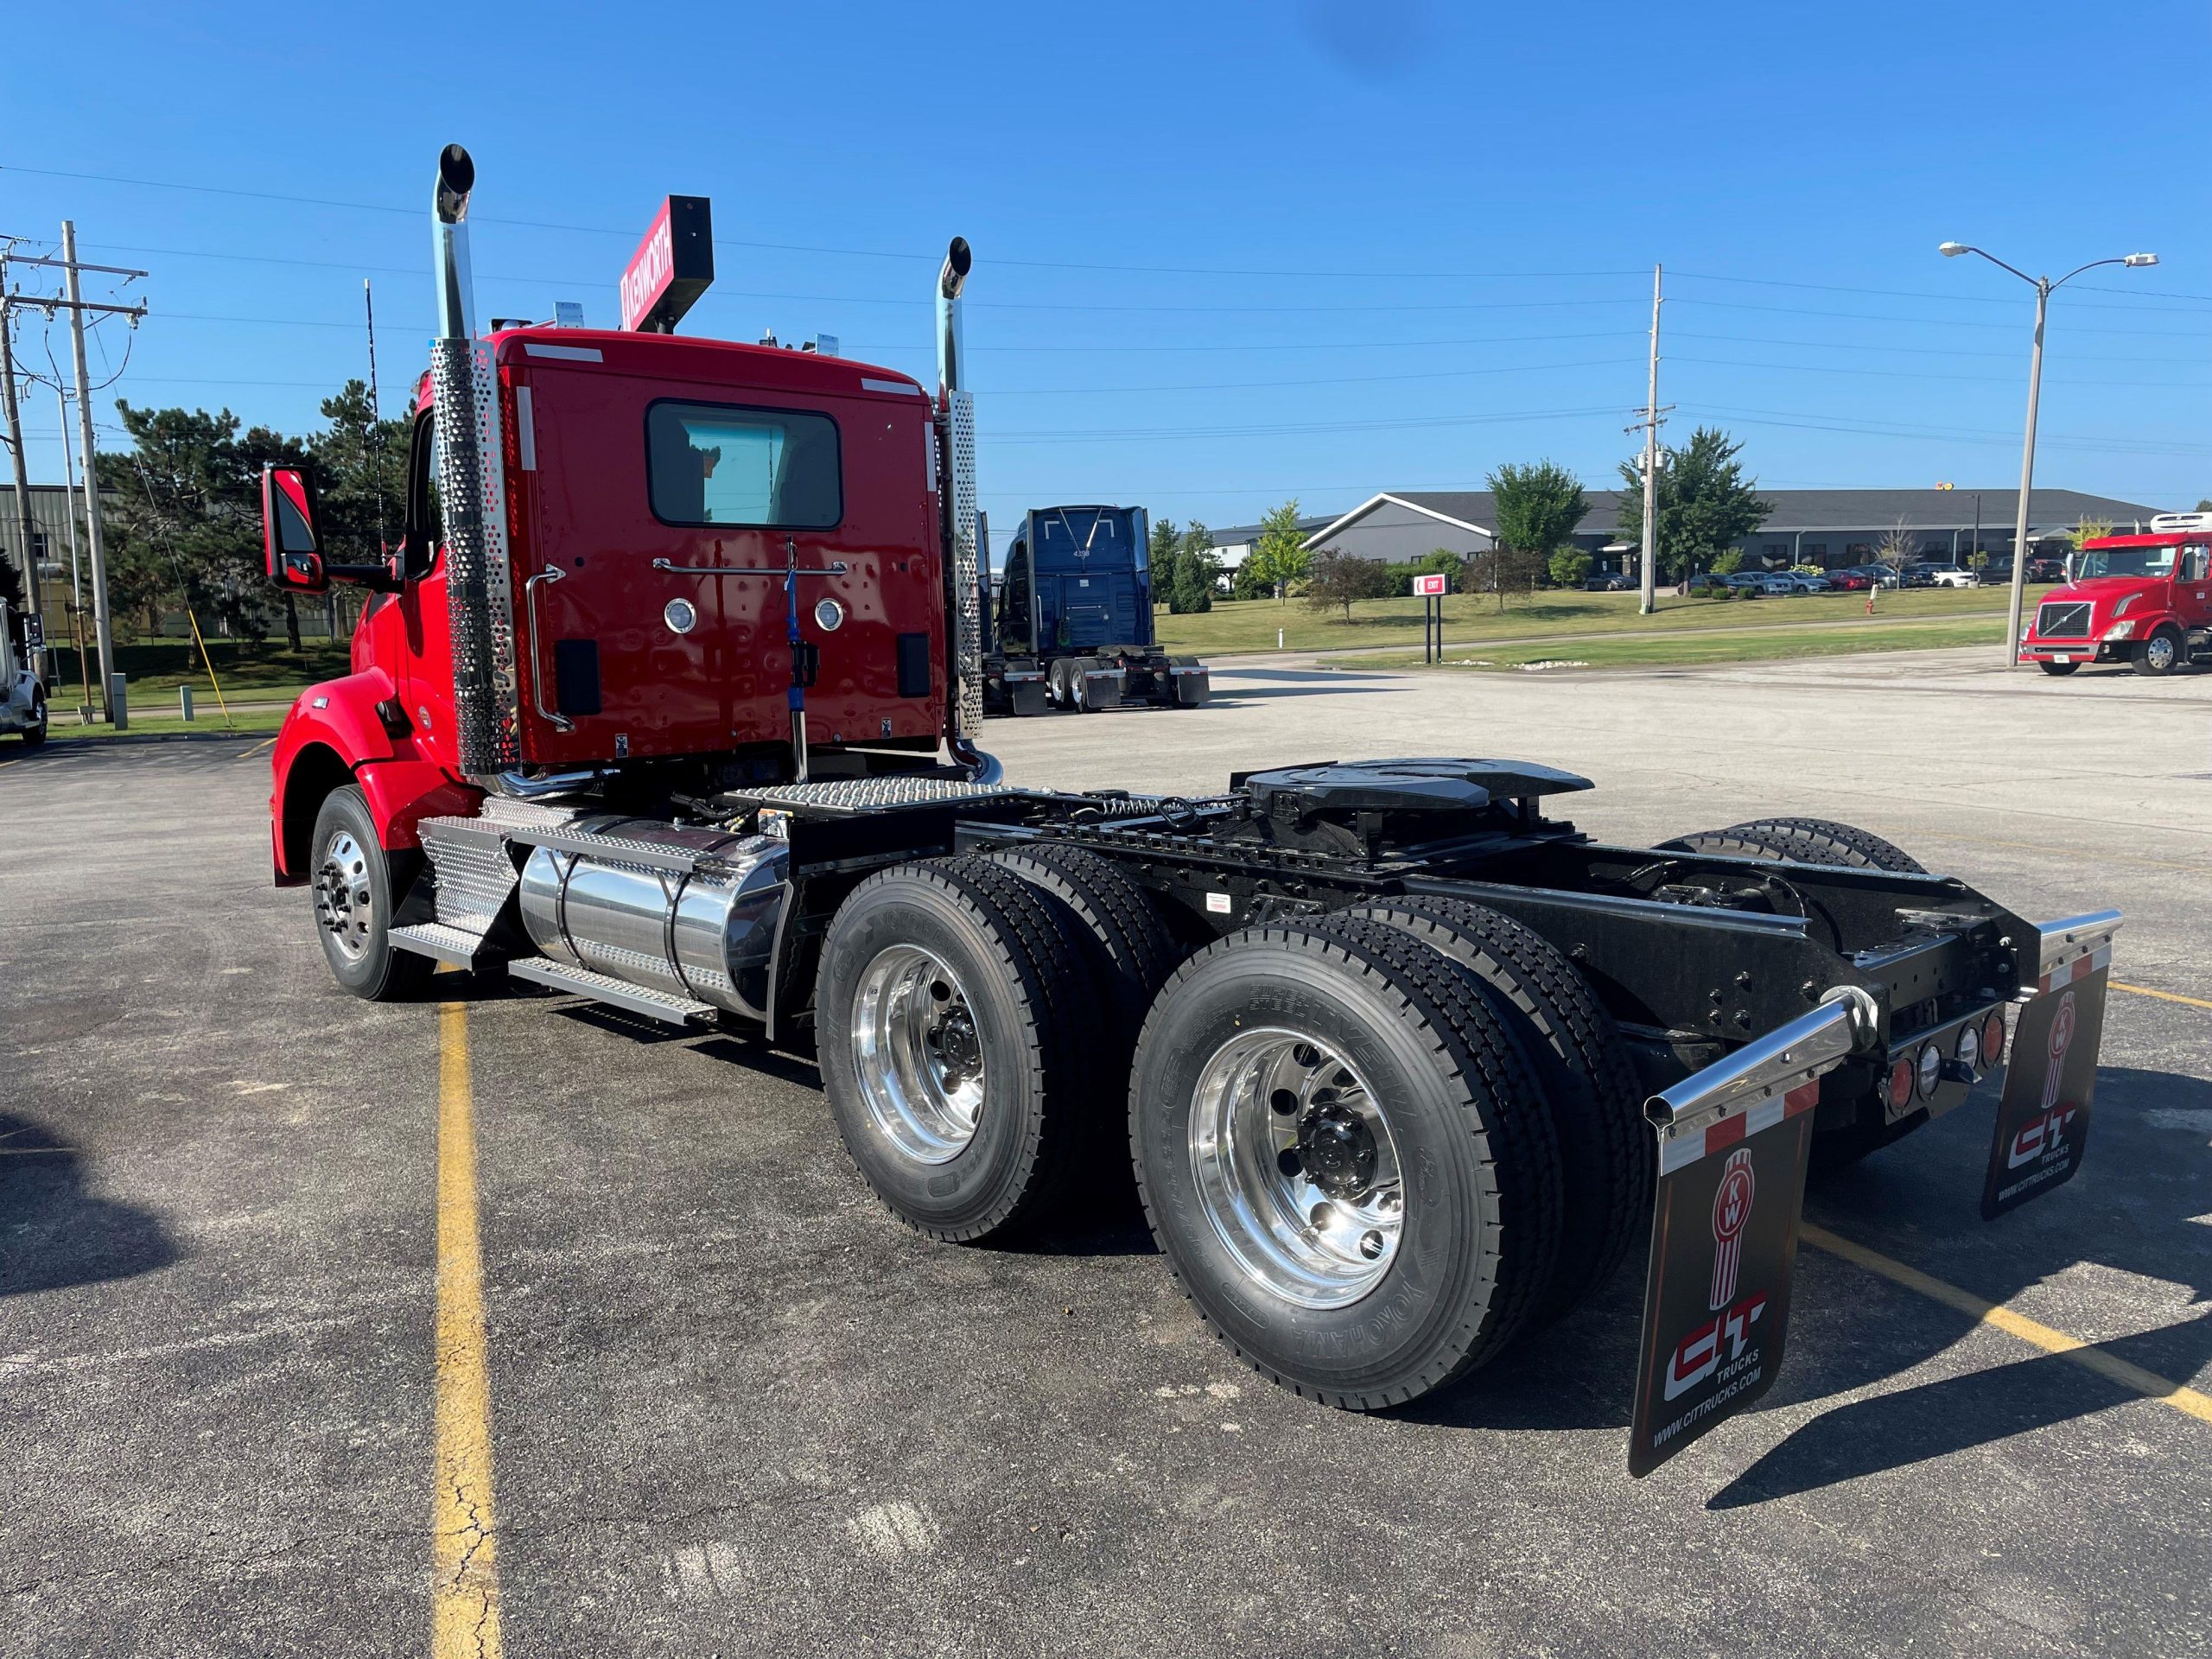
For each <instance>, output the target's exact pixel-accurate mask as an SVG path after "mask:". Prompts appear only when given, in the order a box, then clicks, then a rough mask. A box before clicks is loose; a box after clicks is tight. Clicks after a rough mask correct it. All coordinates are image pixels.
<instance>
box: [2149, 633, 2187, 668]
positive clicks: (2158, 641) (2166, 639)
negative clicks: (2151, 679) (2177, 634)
mask: <svg viewBox="0 0 2212 1659" xmlns="http://www.w3.org/2000/svg"><path fill="white" fill-rule="evenodd" d="M2143 655H2144V657H2145V659H2146V660H2147V661H2148V662H2149V663H2150V664H2151V667H2152V671H2155V672H2157V673H2160V674H2163V673H2164V672H2165V671H2167V670H2168V669H2170V668H2171V667H2172V666H2173V665H2174V661H2175V659H2176V658H2177V657H2178V656H2179V655H2180V653H2179V652H2177V651H2176V650H2175V648H2174V637H2173V635H2171V633H2154V634H2152V636H2151V637H2150V638H2149V639H2146V640H2145V641H2144V642H2143Z"/></svg>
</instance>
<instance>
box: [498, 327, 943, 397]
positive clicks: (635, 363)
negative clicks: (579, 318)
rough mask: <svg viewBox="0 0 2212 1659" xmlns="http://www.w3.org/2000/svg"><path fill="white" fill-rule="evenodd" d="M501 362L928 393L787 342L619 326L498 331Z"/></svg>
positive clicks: (912, 382) (890, 393)
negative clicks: (576, 364)
mask: <svg viewBox="0 0 2212 1659" xmlns="http://www.w3.org/2000/svg"><path fill="white" fill-rule="evenodd" d="M491 338H492V345H493V350H494V351H495V352H496V353H498V359H499V361H500V362H501V363H520V362H528V361H531V360H532V359H536V360H537V361H541V362H571V363H574V362H588V363H604V364H605V365H607V367H609V368H612V369H614V370H616V371H618V372H625V373H629V374H638V375H656V376H665V377H667V378H671V379H680V380H694V381H715V380H728V381H729V382H730V383H731V384H732V385H739V386H747V387H758V388H763V389H770V390H775V391H791V392H798V393H808V392H813V393H819V394H826V395H829V396H832V397H891V398H899V399H911V398H915V397H928V396H929V393H928V392H926V391H924V389H923V387H922V385H921V384H920V383H919V382H918V381H917V380H916V379H915V378H914V377H913V376H912V375H911V374H906V373H902V372H900V371H899V370H897V369H887V368H880V367H878V366H877V365H874V364H873V363H861V362H858V361H855V359H852V358H849V357H824V356H823V355H822V354H821V353H818V352H803V351H799V350H798V349H796V348H794V347H791V346H755V345H748V344H746V343H744V342H743V341H740V340H711V339H708V338H705V337H703V336H702V335H697V334H632V333H629V332H626V331H625V330H621V329H614V328H556V327H551V326H550V325H542V324H533V325H532V326H531V327H524V328H503V329H501V330H500V331H499V333H497V334H493V336H492V337H491Z"/></svg>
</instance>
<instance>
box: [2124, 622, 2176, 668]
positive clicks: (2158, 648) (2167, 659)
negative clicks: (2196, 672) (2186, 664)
mask: <svg viewBox="0 0 2212 1659" xmlns="http://www.w3.org/2000/svg"><path fill="white" fill-rule="evenodd" d="M2188 655H2189V646H2188V644H2187V642H2186V641H2185V640H2183V638H2182V636H2181V630H2180V629H2179V628H2177V627H2176V626H2174V625H2173V624H2172V623H2171V622H2161V623H2160V624H2159V625H2158V626H2157V627H2155V628H2153V629H2152V630H2151V637H2150V638H2149V639H2143V640H2139V641H2138V642H2137V643H2136V646H2135V649H2134V651H2133V652H2132V653H2131V654H2130V655H2129V657H2128V659H2127V661H2128V666H2129V667H2131V668H2133V670H2134V671H2136V672H2137V673H2138V674H2145V675H2148V676H2150V677H2152V679H2164V677H2166V676H2167V675H2169V674H2171V673H2172V672H2173V671H2175V670H2176V669H2177V668H2179V667H2180V666H2181V665H2182V663H2183V659H2185V658H2187V657H2188Z"/></svg>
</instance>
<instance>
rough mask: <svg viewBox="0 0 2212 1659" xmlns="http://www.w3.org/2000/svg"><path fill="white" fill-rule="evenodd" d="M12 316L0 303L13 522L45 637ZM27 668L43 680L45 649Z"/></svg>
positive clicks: (2, 279)
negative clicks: (13, 477) (13, 489)
mask: <svg viewBox="0 0 2212 1659" xmlns="http://www.w3.org/2000/svg"><path fill="white" fill-rule="evenodd" d="M6 284H7V261H6V260H5V259H0V293H4V292H5V291H6ZM15 332H16V330H15V319H14V318H12V317H10V315H8V308H7V307H6V305H4V304H0V393H4V403H5V407H6V413H7V417H8V454H9V458H10V461H12V462H13V464H14V467H15V473H16V525H17V527H18V533H19V534H20V535H21V537H22V539H21V540H20V541H19V542H17V543H16V553H17V555H18V556H19V557H20V559H21V561H22V567H23V593H24V594H25V596H26V598H27V599H28V601H29V605H30V614H31V619H32V620H34V621H35V622H36V623H37V624H38V625H39V638H40V639H44V638H45V637H46V619H45V617H44V615H43V614H42V613H41V609H40V606H39V597H38V551H37V549H38V531H37V527H36V526H35V524H33V522H32V520H31V480H30V473H29V469H28V468H27V467H25V466H24V464H23V420H22V412H21V411H20V410H18V409H17V407H16V347H15V343H14V340H13V339H12V336H13V335H14V334H15ZM30 658H31V660H30V664H29V667H30V670H31V671H32V672H33V673H35V675H37V676H38V677H39V678H40V679H41V680H43V679H44V678H45V677H46V661H45V658H46V652H45V650H44V648H43V647H41V649H40V650H37V651H35V652H31V653H30Z"/></svg>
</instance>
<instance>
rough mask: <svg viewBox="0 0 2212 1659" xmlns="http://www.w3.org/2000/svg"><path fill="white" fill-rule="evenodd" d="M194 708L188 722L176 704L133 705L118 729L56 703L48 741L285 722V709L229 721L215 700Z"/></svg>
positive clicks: (263, 728)
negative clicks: (160, 708)
mask: <svg viewBox="0 0 2212 1659" xmlns="http://www.w3.org/2000/svg"><path fill="white" fill-rule="evenodd" d="M194 712H195V713H196V714H198V715H199V718H198V719H197V720H194V721H190V722H189V723H188V722H186V721H181V720H179V719H178V718H177V717H176V709H175V705H174V704H171V705H170V706H169V707H168V709H167V710H166V711H165V712H163V713H162V714H157V715H142V714H140V713H139V712H138V711H137V709H132V710H131V714H130V728H129V729H128V730H127V731H124V732H118V731H117V730H116V729H115V728H114V727H112V726H110V725H108V724H106V723H105V721H103V722H101V723H100V724H99V725H95V726H79V724H78V723H77V705H76V704H75V703H74V702H71V703H70V704H69V705H68V706H67V708H63V707H60V706H59V705H57V706H56V707H55V708H54V709H53V710H52V711H51V713H50V714H49V715H48V721H47V728H46V741H47V742H48V744H49V745H51V744H55V743H71V742H76V741H79V740H83V741H92V742H105V741H107V740H108V739H109V738H111V737H153V736H162V735H171V734H179V733H188V734H194V735H198V736H202V737H219V736H222V735H223V734H226V733H233V732H236V733H262V734H274V733H275V732H276V730H277V728H278V727H279V726H281V725H283V722H284V715H285V710H283V709H251V710H249V711H248V712H247V713H245V714H242V715H232V717H231V720H230V721H229V722H228V723H227V724H226V722H225V721H224V719H223V716H222V712H221V711H220V710H219V709H217V708H216V707H215V705H214V704H213V702H201V703H200V704H199V706H198V708H197V709H195V710H194ZM13 747H14V746H13V745H12V744H10V743H9V742H8V741H6V740H4V739H0V753H12V752H13Z"/></svg>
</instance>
